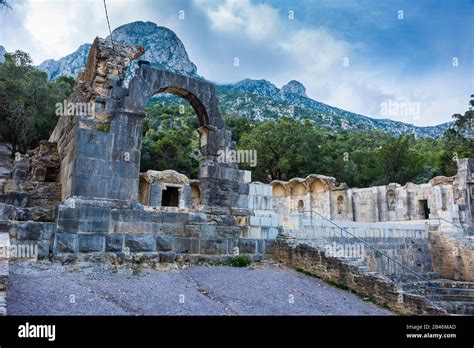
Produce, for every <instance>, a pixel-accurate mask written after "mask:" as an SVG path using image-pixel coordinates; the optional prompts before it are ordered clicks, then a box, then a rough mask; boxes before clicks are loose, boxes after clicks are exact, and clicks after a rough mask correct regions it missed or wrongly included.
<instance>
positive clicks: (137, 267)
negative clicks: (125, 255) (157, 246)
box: [132, 257, 145, 277]
mask: <svg viewBox="0 0 474 348" xmlns="http://www.w3.org/2000/svg"><path fill="white" fill-rule="evenodd" d="M144 263H145V260H144V259H143V258H142V257H139V258H137V259H136V260H133V264H132V274H133V275H134V276H137V277H138V276H139V275H140V273H141V272H142V268H143V264H144Z"/></svg>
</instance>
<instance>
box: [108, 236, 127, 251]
mask: <svg viewBox="0 0 474 348" xmlns="http://www.w3.org/2000/svg"><path fill="white" fill-rule="evenodd" d="M123 239H124V237H123V235H121V234H118V233H114V234H108V235H106V236H105V251H110V252H119V251H122V245H123Z"/></svg>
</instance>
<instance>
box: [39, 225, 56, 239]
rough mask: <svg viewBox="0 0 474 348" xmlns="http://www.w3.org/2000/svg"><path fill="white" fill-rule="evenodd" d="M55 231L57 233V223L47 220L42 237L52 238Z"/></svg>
mask: <svg viewBox="0 0 474 348" xmlns="http://www.w3.org/2000/svg"><path fill="white" fill-rule="evenodd" d="M54 233H56V224H55V223H53V222H45V223H43V235H42V239H44V240H48V241H50V240H52V239H53V236H54Z"/></svg>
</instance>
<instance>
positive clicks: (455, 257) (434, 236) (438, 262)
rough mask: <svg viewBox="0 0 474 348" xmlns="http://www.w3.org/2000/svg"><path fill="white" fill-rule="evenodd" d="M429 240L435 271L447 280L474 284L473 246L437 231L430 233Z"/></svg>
mask: <svg viewBox="0 0 474 348" xmlns="http://www.w3.org/2000/svg"><path fill="white" fill-rule="evenodd" d="M429 240H430V248H431V262H432V264H433V270H434V271H436V272H438V273H439V274H440V276H441V277H443V278H446V279H454V280H463V281H471V282H474V253H473V249H474V248H473V246H469V245H465V244H462V243H461V242H460V241H459V240H457V239H456V238H453V237H450V236H449V235H446V234H444V233H442V232H435V231H432V232H430V233H429ZM428 255H429V254H428Z"/></svg>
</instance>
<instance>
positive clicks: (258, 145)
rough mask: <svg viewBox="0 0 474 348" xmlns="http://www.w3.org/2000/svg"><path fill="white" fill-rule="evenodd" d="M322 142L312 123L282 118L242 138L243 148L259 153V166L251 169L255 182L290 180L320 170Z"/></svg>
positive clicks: (241, 144)
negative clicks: (316, 169)
mask: <svg viewBox="0 0 474 348" xmlns="http://www.w3.org/2000/svg"><path fill="white" fill-rule="evenodd" d="M320 140H321V139H319V138H318V136H317V134H316V133H315V131H314V129H313V127H312V125H311V124H310V122H308V121H296V120H293V119H291V118H287V117H282V118H280V119H278V120H269V121H265V122H262V123H260V124H257V125H256V126H255V127H252V128H251V129H250V131H248V132H246V133H244V134H242V135H241V138H240V143H239V148H240V149H245V150H256V151H257V158H258V165H257V167H256V168H250V169H252V171H253V173H252V175H253V178H254V179H255V180H259V181H271V180H288V179H291V178H293V177H296V176H302V175H307V174H309V173H308V171H312V170H313V169H314V168H317V167H318V164H320V162H321V161H320V160H321V156H319V152H320V147H319V145H320V144H321V141H320Z"/></svg>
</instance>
